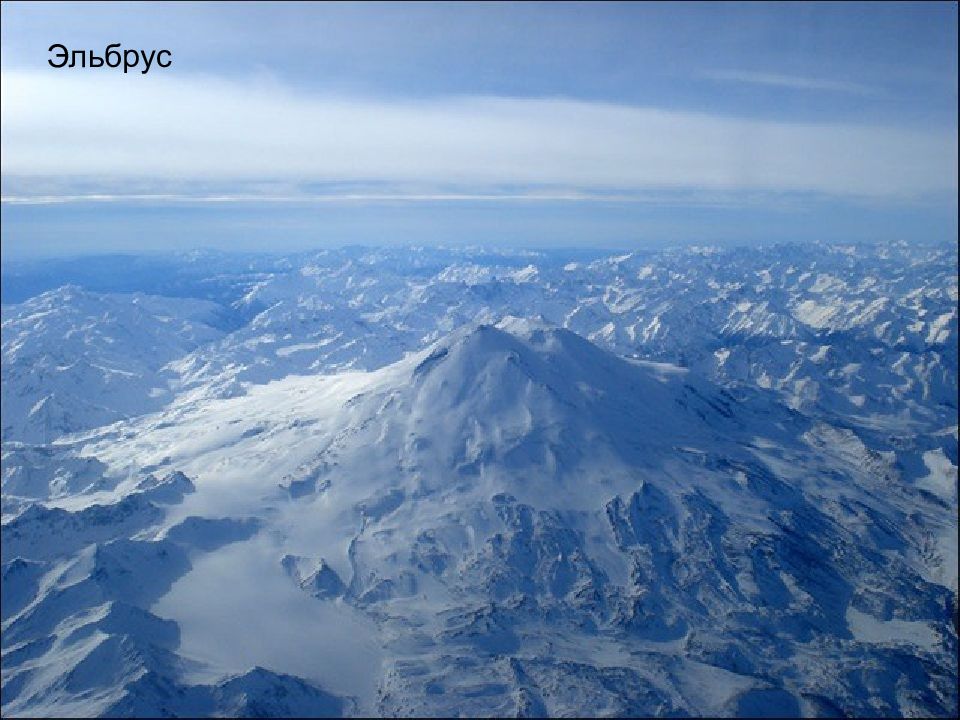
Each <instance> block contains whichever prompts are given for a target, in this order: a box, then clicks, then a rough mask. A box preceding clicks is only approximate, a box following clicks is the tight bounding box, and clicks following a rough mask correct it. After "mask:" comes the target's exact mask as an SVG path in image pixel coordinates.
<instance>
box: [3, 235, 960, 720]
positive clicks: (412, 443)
mask: <svg viewBox="0 0 960 720" xmlns="http://www.w3.org/2000/svg"><path fill="white" fill-rule="evenodd" d="M61 293H66V294H67V297H66V298H64V299H62V302H60V303H59V304H58V303H57V302H54V301H53V300H52V299H51V298H53V297H55V295H54V294H53V293H48V294H46V295H44V296H41V297H40V298H37V299H36V300H33V301H30V302H28V303H25V304H23V305H15V306H10V307H5V308H4V318H5V319H4V330H3V332H4V336H3V342H4V380H3V382H4V396H5V399H4V402H5V405H4V428H5V429H4V445H3V525H2V558H0V559H2V563H3V566H2V573H3V576H2V577H3V582H2V588H3V598H2V652H3V663H2V682H3V711H4V714H5V715H11V716H17V715H30V716H33V715H63V714H73V715H76V714H81V715H198V714H199V715H238V714H239V715H260V716H277V715H282V716H294V715H306V716H327V715H355V714H361V715H369V714H381V715H444V716H449V715H454V714H467V715H499V716H503V715H524V716H526V715H551V716H553V715H578V714H580V715H582V714H585V713H586V714H592V715H741V716H749V715H757V714H760V715H766V716H770V715H777V716H788V715H801V714H802V715H816V716H821V715H836V714H852V715H866V716H876V715H919V716H929V715H934V716H953V715H956V712H957V685H956V674H957V650H958V641H957V571H956V568H957V509H958V505H957V467H956V466H957V416H956V412H957V411H956V397H955V394H956V371H957V367H956V362H957V361H956V358H957V349H956V338H957V312H956V300H957V278H956V255H955V254H952V255H951V254H950V253H948V252H943V251H928V250H922V249H915V248H904V247H898V246H892V247H888V248H878V249H871V250H864V249H858V248H819V249H806V248H800V247H793V248H786V249H783V248H781V249H779V250H778V251H776V252H774V251H768V252H766V253H765V252H764V251H750V252H746V251H744V252H740V251H725V252H722V253H718V252H713V251H708V250H703V249H695V250H687V251H683V252H670V253H661V254H658V255H644V256H640V255H632V256H619V257H608V258H600V259H588V260H586V261H580V260H576V261H574V260H570V259H569V258H560V257H559V256H556V257H551V256H493V257H491V256H489V255H484V256H482V257H481V256H477V257H471V256H469V255H466V256H464V255H463V253H450V254H444V253H442V252H439V251H409V253H408V254H407V255H402V254H399V253H395V252H393V251H377V252H368V251H362V252H360V251H343V252H341V253H328V254H326V255H316V256H310V257H308V258H297V259H296V261H295V262H294V261H291V264H290V270H289V271H288V272H286V271H285V272H277V273H275V274H272V275H271V274H269V273H266V274H264V276H263V277H261V278H260V279H259V280H258V281H257V282H256V283H253V284H251V283H250V282H249V279H245V280H244V282H243V284H242V285H240V284H238V292H237V295H236V297H235V299H234V302H233V304H232V306H231V307H228V308H220V309H218V306H216V305H213V304H207V303H199V304H193V303H192V301H189V302H185V303H184V304H183V305H181V306H175V304H174V303H172V302H171V303H170V304H167V303H168V301H169V299H168V298H149V297H146V296H138V297H137V298H135V299H136V301H137V302H136V303H133V300H134V298H132V297H131V296H121V295H111V294H107V295H91V294H89V293H85V292H83V291H78V290H75V289H68V290H66V291H61ZM43 302H46V303H48V306H47V307H48V311H49V313H50V314H51V316H53V317H56V318H67V320H63V321H62V322H61V321H60V320H58V321H57V322H59V323H61V324H54V322H53V321H52V320H44V319H43V318H44V317H46V316H40V318H36V319H34V320H31V319H30V318H31V317H32V316H31V314H30V313H31V308H36V307H40V306H41V304H42V303H43ZM178 302H179V301H178ZM30 303H34V305H31V304H30ZM91 303H100V304H101V305H103V306H110V307H117V308H123V307H125V308H126V310H127V311H128V312H126V313H122V312H121V310H120V309H117V310H114V311H112V313H113V314H112V315H110V316H109V317H107V318H106V319H105V321H104V324H105V326H106V327H109V328H112V329H111V330H110V331H109V332H107V331H106V330H104V329H102V328H100V327H99V322H98V321H97V320H96V318H97V317H100V316H98V315H95V314H92V313H91V310H90V309H89V307H90V306H91ZM143 303H149V308H150V311H149V312H145V313H144V314H142V315H137V314H136V313H137V312H139V311H138V310H136V307H134V310H132V311H131V308H130V306H131V305H134V306H135V305H139V304H143ZM61 305H62V306H64V307H61ZM66 306H81V307H80V309H76V308H73V307H66ZM99 306H100V305H98V307H99ZM175 311H176V312H175ZM32 312H33V313H34V315H36V314H37V313H38V312H40V311H38V310H36V309H33V310H32ZM167 313H170V315H167ZM137 317H139V318H140V319H139V320H136V319H135V318H137ZM164 317H170V318H174V320H175V321H174V322H166V321H164V320H162V318H164ZM223 317H230V318H236V317H250V318H252V319H251V320H250V321H249V322H248V323H247V324H245V325H243V326H242V327H240V328H238V329H235V330H232V331H228V330H229V327H228V325H227V324H226V323H224V322H222V321H221V320H218V319H217V318H223ZM78 318H81V319H84V320H83V322H81V321H80V320H79V319H78ZM158 318H161V319H159V320H158ZM128 324H132V325H133V326H134V327H139V328H141V329H142V334H140V335H136V334H132V335H131V334H128V331H127V330H126V329H125V328H126V326H127V325H128ZM188 325H189V327H188ZM161 326H163V327H167V326H170V328H171V332H170V334H169V335H167V334H164V333H162V331H161V330H160V329H159V328H160V327H161ZM64 328H65V329H64ZM78 328H80V329H78ZM217 328H220V329H217ZM14 329H15V332H14ZM61 331H62V332H63V333H64V334H65V335H67V337H68V339H70V340H71V341H73V339H74V338H77V337H78V336H79V337H87V338H99V337H107V336H109V337H111V338H114V340H115V342H114V343H113V345H116V346H118V347H117V354H116V355H115V356H107V355H104V354H101V355H97V353H98V352H99V353H103V352H105V351H104V350H103V345H104V344H103V343H101V342H99V341H96V340H91V341H89V342H85V343H84V344H83V345H79V344H78V345H68V346H65V347H68V348H70V352H73V353H76V354H77V355H78V356H82V357H84V358H86V360H85V362H86V363H89V364H92V363H94V362H96V363H98V364H103V365H104V366H107V367H121V368H122V369H123V370H125V371H127V372H134V373H138V375H137V377H138V379H137V381H136V382H132V383H131V385H130V388H131V390H130V392H131V394H134V393H136V392H139V391H140V390H142V389H143V388H145V387H148V386H150V385H151V383H153V382H156V380H155V378H162V379H163V381H164V387H165V388H166V390H165V394H164V395H163V396H162V397H160V396H158V398H157V399H156V404H154V405H150V404H143V405H140V406H138V408H139V409H137V408H136V407H135V408H124V407H123V406H121V405H119V404H116V402H114V404H113V405H111V406H110V407H111V408H112V409H113V410H114V412H115V414H114V415H111V416H110V417H108V418H107V419H106V420H104V421H100V420H98V419H97V418H96V417H94V416H92V415H88V416H85V418H84V420H83V421H81V422H78V423H76V424H74V425H72V426H70V427H69V428H67V427H64V428H62V430H63V431H65V433H66V434H60V435H59V436H58V437H57V439H56V440H55V441H53V442H50V441H49V440H50V439H52V438H48V437H40V438H37V437H35V436H29V435H26V434H24V435H17V434H15V433H14V431H13V430H9V431H8V430H7V429H6V428H8V427H10V428H25V427H28V425H26V424H25V423H24V418H23V416H22V412H23V410H22V408H20V406H18V405H16V404H14V403H11V404H10V405H9V407H10V408H12V410H11V412H13V413H14V414H13V419H12V420H8V419H7V408H8V405H7V404H6V403H7V400H6V395H7V394H8V393H11V392H15V391H18V388H19V387H20V386H19V385H18V382H19V378H20V377H22V375H20V374H17V373H16V372H10V374H8V365H9V366H10V367H11V368H12V369H14V370H17V371H18V372H22V368H24V367H27V366H28V363H27V361H26V359H25V358H26V357H27V356H26V355H24V354H22V351H21V350H20V349H19V348H21V347H23V348H31V347H32V348H37V350H35V352H36V353H37V355H36V356H35V357H37V358H38V359H37V361H36V364H40V363H42V362H51V361H48V360H46V359H45V357H46V355H45V353H44V351H43V350H42V348H43V347H44V346H50V345H53V344H55V343H54V338H55V337H56V336H57V333H58V332H61ZM151 333H154V334H157V335H161V334H162V335H163V339H162V340H159V339H156V338H154V337H153V336H152V335H151ZM203 333H210V335H209V336H206V335H204V334H203ZM124 338H129V340H125V339H124ZM76 342H78V343H79V342H81V341H80V340H77V341H76ZM127 342H129V343H130V344H131V346H133V347H136V348H138V349H139V350H138V352H137V353H131V357H129V358H127V359H126V360H125V362H126V363H127V364H125V365H120V364H119V363H121V362H124V357H125V354H126V351H124V350H123V346H124V344H125V343H127ZM151 343H153V344H155V345H156V346H157V349H156V351H155V352H148V350H149V348H151V347H153V345H151ZM107 345H109V343H107ZM51 352H52V351H51ZM18 353H20V354H18ZM8 358H9V360H8ZM110 358H112V359H113V360H114V362H115V364H114V365H107V359H110ZM54 377H55V378H56V382H55V385H56V387H57V388H59V387H62V385H64V384H65V378H67V377H71V376H70V375H69V374H61V375H55V376H54ZM95 377H97V378H102V376H95ZM141 380H143V381H141ZM46 382H51V383H52V382H53V381H49V380H46V376H44V380H43V381H42V382H41V381H38V382H37V383H36V384H35V386H32V387H34V390H33V392H35V393H37V392H45V390H43V389H42V388H43V387H46V385H44V383H46ZM97 382H102V380H97ZM51 387H53V384H51ZM77 388H79V389H78V390H76V391H75V392H76V393H78V395H77V398H82V397H86V398H88V401H91V400H90V399H92V398H95V397H98V395H97V393H100V395H102V396H104V397H106V398H109V397H110V395H109V394H108V393H104V392H101V386H100V385H92V386H89V385H86V384H85V383H82V382H81V383H80V384H78V385H77ZM951 392H952V394H951ZM84 393H89V395H84ZM48 394H49V393H48ZM120 395H122V393H120ZM61 396H62V397H71V396H67V395H61ZM147 396H148V397H149V393H147ZM71 402H73V401H72V400H71ZM104 404H105V405H107V404H108V403H106V402H104ZM18 408H19V410H18ZM17 412H20V413H21V415H20V416H18V415H17V414H16V413H17ZM8 423H9V424H8ZM106 423H110V424H106ZM24 440H27V441H29V442H25V441H24ZM44 440H46V441H47V442H43V441H44Z"/></svg>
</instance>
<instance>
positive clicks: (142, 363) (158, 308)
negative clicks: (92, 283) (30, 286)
mask: <svg viewBox="0 0 960 720" xmlns="http://www.w3.org/2000/svg"><path fill="white" fill-rule="evenodd" d="M223 314H224V313H223V309H222V308H221V307H220V306H219V305H217V304H215V303H212V302H206V301H200V300H189V299H180V298H161V297H155V296H149V295H143V294H134V295H109V294H107V295H104V294H96V293H89V292H86V291H84V290H82V289H80V288H78V287H73V286H65V287H62V288H60V289H58V290H52V291H49V292H46V293H43V294H42V295H38V296H37V297H35V298H32V299H30V300H28V301H27V302H25V303H22V304H20V305H14V306H9V307H8V308H6V309H5V312H4V319H3V327H2V335H3V395H2V413H3V439H4V440H22V441H26V442H37V443H44V442H50V441H52V440H54V439H55V438H56V437H58V436H59V435H62V434H64V433H70V432H74V431H77V430H86V429H89V428H93V427H99V426H100V425H105V424H107V423H110V422H114V421H115V420H119V419H121V418H124V417H130V416H133V415H139V414H141V413H143V412H146V411H148V410H152V409H157V408H159V407H162V406H163V404H164V403H166V402H167V401H168V400H169V399H170V397H171V393H170V388H169V380H170V379H172V376H171V375H170V374H168V373H164V372H163V366H164V365H165V364H166V363H167V362H169V361H170V360H172V359H175V358H179V357H181V356H182V355H184V354H186V353H187V352H189V351H190V350H192V349H194V348H196V347H198V346H200V345H203V344H206V343H209V342H211V341H213V340H215V339H216V338H217V337H219V336H220V335H221V334H222V332H221V331H220V330H218V329H217V326H218V324H220V323H221V322H222V321H223Z"/></svg>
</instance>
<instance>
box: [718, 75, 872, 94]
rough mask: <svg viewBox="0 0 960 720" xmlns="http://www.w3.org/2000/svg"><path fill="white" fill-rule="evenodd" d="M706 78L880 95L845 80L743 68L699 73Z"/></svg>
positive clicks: (868, 87)
mask: <svg viewBox="0 0 960 720" xmlns="http://www.w3.org/2000/svg"><path fill="white" fill-rule="evenodd" d="M701 76H702V77H704V78H706V79H707V80H716V81H718V82H730V83H743V84H747V85H766V86H769V87H780V88H788V89H791V90H825V91H827V92H839V93H847V94H849V95H880V94H882V90H881V89H880V88H878V87H873V86H870V85H862V84H860V83H855V82H849V81H846V80H827V79H824V78H809V77H797V76H796V75H781V74H779V73H767V72H750V71H745V70H708V71H705V72H703V73H701Z"/></svg>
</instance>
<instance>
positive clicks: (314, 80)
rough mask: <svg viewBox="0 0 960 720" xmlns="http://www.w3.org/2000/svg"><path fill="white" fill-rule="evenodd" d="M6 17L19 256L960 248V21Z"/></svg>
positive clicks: (870, 14)
mask: <svg viewBox="0 0 960 720" xmlns="http://www.w3.org/2000/svg"><path fill="white" fill-rule="evenodd" d="M0 7H2V9H0V12H2V34H3V36H2V41H3V42H2V71H3V86H2V89H3V98H2V100H3V102H2V112H3V117H2V120H3V138H2V158H3V162H2V168H0V173H2V185H3V187H2V195H3V199H4V202H3V204H2V211H3V224H2V236H0V239H2V245H3V251H4V256H5V257H16V256H27V255H43V254H49V255H55V254H69V253H86V252H97V251H116V250H129V251H131V252H136V251H155V250H162V249H183V248H188V247H197V246H208V247H219V248H230V247H236V248H242V249H257V248H262V249H265V250H285V249H300V248H304V247H311V246H323V245H341V244H356V243H368V244H384V243H418V242H428V243H432V242H437V243H446V244H455V243H458V242H469V243H485V244H491V245H497V244H505V245H511V246H536V247H548V246H550V245H563V246H582V247H610V248H629V247H643V246H647V245H663V244H673V243H686V242H711V243H722V244H730V243H747V244H749V243H755V242H775V241H783V240H814V239H818V240H820V239H827V240H840V241H843V240H852V241H872V240H891V239H906V240H909V241H931V240H933V241H951V240H956V237H957V200H956V197H957V7H956V4H954V3H934V4H921V3H910V4H896V3H878V4H871V3H857V4H852V3H851V4H819V3H802V4H801V3H793V4H769V5H768V4H760V3H748V4H719V3H710V4H703V5H701V4H697V3H678V4H670V3H662V4H652V3H636V4H603V3H587V4H577V3H562V4H549V3H529V4H508V3H498V4H464V3H456V4H449V5H448V4H440V3H427V4H400V3H395V4H384V5H380V4H333V3H324V4H308V3H293V4H278V3H270V4H258V3H236V4H230V3H211V4H205V3H169V4H155V5H154V4H131V5H125V4H119V3H109V4H103V5H97V4H79V3H78V4H69V3H67V4H58V3H37V4H32V3H3V5H2V6H0ZM113 42H120V43H122V44H123V46H124V47H133V48H145V49H147V50H152V49H155V48H156V49H160V48H166V49H169V50H171V51H172V53H173V65H172V67H170V68H169V69H166V70H161V69H158V68H154V69H153V70H151V72H150V73H149V74H148V75H140V74H139V73H131V74H128V75H124V74H123V73H122V72H121V73H117V72H116V71H114V70H106V69H66V68H64V69H59V70H55V69H52V68H50V67H49V66H47V64H46V60H47V58H48V57H49V53H48V52H47V47H48V46H49V45H51V44H52V43H62V44H64V45H66V46H68V47H71V48H77V49H84V48H92V49H97V50H99V49H102V48H103V47H104V46H106V45H107V44H109V43H113Z"/></svg>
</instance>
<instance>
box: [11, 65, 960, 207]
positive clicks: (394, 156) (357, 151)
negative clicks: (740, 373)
mask: <svg viewBox="0 0 960 720" xmlns="http://www.w3.org/2000/svg"><path fill="white" fill-rule="evenodd" d="M98 72H99V73H100V74H98ZM107 72H108V71H94V70H86V71H85V70H73V71H70V70H66V69H65V70H60V71H50V72H29V71H13V72H4V73H3V78H2V123H3V134H2V148H0V149H2V173H3V174H4V175H5V176H7V177H11V176H47V177H64V178H69V177H80V176H86V177H89V176H101V177H105V178H132V179H138V180H143V179H151V178H153V179H157V180H162V181H164V182H165V183H167V184H168V185H169V182H170V181H171V180H173V181H184V182H191V181H220V182H223V181H235V182H250V181H259V180H266V181H274V182H277V181H283V182H291V183H310V182H362V183H388V184H394V185H399V184H403V183H420V184H423V185H434V186H436V185H442V184H446V185H455V186H457V187H460V188H464V187H468V188H475V189H482V188H491V187H496V186H504V185H509V186H511V187H562V188H565V189H566V190H572V191H586V192H589V191H609V190H626V191H640V190H651V189H656V190H674V189H702V190H705V191H741V190H750V191H774V192H784V191H787V192H789V191H800V192H815V193H824V194H828V195H842V196H873V197H896V198H915V197H921V196H926V195H931V194H942V193H956V191H957V133H956V130H955V129H952V130H945V131H940V132H936V133H921V132H916V131H910V130H906V129H898V128H888V127H864V126H855V125H842V124H794V123H774V122H761V121H754V120H749V119H740V118H730V117H721V116H716V115H710V114H703V113H689V112H676V111H668V110H663V109H656V108H643V107H632V106H624V105H615V104H603V103H587V102H580V101H574V100H564V99H529V98H502V97H449V98H442V99H430V100H400V99H383V98H378V99H371V98H343V97H324V96H307V95H302V94H294V93H292V92H290V91H289V90H287V89H285V88H284V87H281V86H278V85H276V84H274V83H271V82H269V81H258V82H250V83H245V84H241V83H233V82H228V81H223V80H215V79H210V78H201V77H193V78H186V77H182V76H166V77H165V76H163V75H161V74H158V75H154V74H153V73H151V75H150V76H140V75H127V76H123V75H122V74H121V75H119V76H117V75H107Z"/></svg>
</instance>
